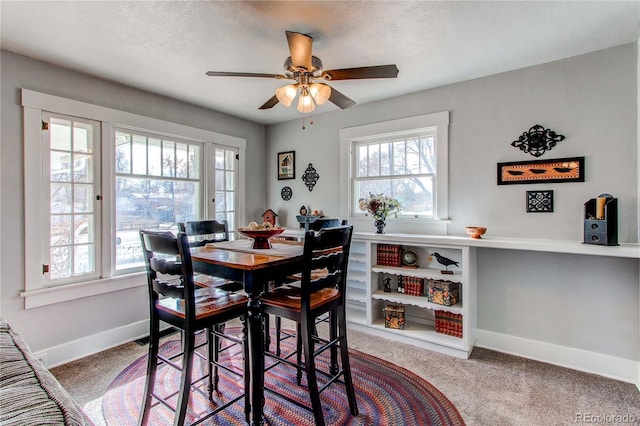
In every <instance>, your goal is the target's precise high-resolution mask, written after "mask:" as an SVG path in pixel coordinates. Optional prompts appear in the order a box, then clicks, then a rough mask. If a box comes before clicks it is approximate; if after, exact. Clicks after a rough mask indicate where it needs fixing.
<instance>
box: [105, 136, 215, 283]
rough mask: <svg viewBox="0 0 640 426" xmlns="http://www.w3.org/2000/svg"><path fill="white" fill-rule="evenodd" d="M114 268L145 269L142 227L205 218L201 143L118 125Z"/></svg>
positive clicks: (162, 226) (163, 227) (168, 225)
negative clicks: (128, 128) (201, 204)
mask: <svg viewBox="0 0 640 426" xmlns="http://www.w3.org/2000/svg"><path fill="white" fill-rule="evenodd" d="M114 145H115V156H114V166H115V205H116V209H115V212H116V213H115V231H116V232H115V236H116V239H115V247H116V248H115V268H116V270H118V271H121V270H127V269H130V268H137V269H141V268H142V267H143V266H144V256H143V254H142V247H141V244H140V235H139V233H138V230H140V229H155V230H172V231H174V232H176V231H177V230H178V226H177V222H186V221H189V220H195V219H198V218H200V217H203V214H202V210H201V206H200V200H201V199H202V192H201V191H202V186H203V185H202V183H201V175H202V172H201V168H202V164H201V151H202V143H195V142H194V143H190V142H184V141H180V140H176V139H175V138H165V137H163V136H161V135H152V134H147V133H143V132H140V131H135V132H132V131H128V130H125V129H115V132H114Z"/></svg>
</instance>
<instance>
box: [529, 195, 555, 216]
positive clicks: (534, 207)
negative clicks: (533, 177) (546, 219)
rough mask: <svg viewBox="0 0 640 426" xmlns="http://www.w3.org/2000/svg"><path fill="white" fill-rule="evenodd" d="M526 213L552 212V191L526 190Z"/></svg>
mask: <svg viewBox="0 0 640 426" xmlns="http://www.w3.org/2000/svg"><path fill="white" fill-rule="evenodd" d="M527 213H553V191H527Z"/></svg>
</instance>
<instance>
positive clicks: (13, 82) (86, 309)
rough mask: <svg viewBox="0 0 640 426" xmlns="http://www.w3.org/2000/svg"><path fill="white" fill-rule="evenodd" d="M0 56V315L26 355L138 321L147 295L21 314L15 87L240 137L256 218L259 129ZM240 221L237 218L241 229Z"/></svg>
mask: <svg viewBox="0 0 640 426" xmlns="http://www.w3.org/2000/svg"><path fill="white" fill-rule="evenodd" d="M1 55H2V56H1V71H2V72H1V78H2V80H1V86H2V88H1V89H2V92H1V93H2V104H1V107H2V119H1V133H0V135H1V136H2V139H1V145H0V152H1V155H0V159H1V161H2V163H1V168H0V185H1V186H0V194H1V198H2V204H1V208H2V210H1V212H0V220H1V222H0V236H1V239H0V245H1V247H0V254H1V256H2V257H1V262H0V263H1V264H2V270H1V271H0V273H1V275H0V301H1V302H2V306H1V310H0V312H2V315H3V316H5V317H6V318H8V319H9V321H10V322H11V323H12V326H13V327H15V328H16V329H17V330H18V331H19V332H20V333H21V334H23V336H24V338H25V339H26V340H27V341H28V342H29V344H30V346H31V347H32V349H33V350H36V351H37V350H40V349H42V348H48V347H52V346H55V345H59V344H61V343H65V342H70V341H73V340H75V339H79V338H81V337H85V336H90V335H92V334H97V333H100V332H103V331H106V330H112V329H117V328H118V327H121V326H124V325H127V324H130V323H134V322H136V321H142V320H145V319H146V318H148V308H147V297H148V296H147V291H146V287H138V288H135V289H131V290H126V291H120V292H114V293H108V294H104V295H100V296H95V297H88V298H84V299H78V300H74V301H70V302H66V303H61V304H56V305H50V306H45V307H41V308H34V309H29V310H24V301H23V299H22V298H21V297H20V296H19V292H20V291H22V290H24V226H25V223H24V208H23V206H24V198H23V191H24V189H23V186H24V185H23V173H24V167H23V164H24V150H23V136H22V108H21V106H20V89H21V88H27V89H31V90H36V91H40V92H44V93H48V94H52V95H56V96H61V97H67V98H71V99H75V100H79V101H83V102H88V103H93V104H96V105H101V106H104V107H109V108H113V109H118V110H123V111H127V112H130V113H135V114H140V115H144V116H148V117H153V118H157V119H162V120H167V121H171V122H175V123H179V124H183V125H187V126H192V127H197V128H201V129H205V130H210V131H214V132H218V133H222V134H226V135H231V136H236V137H241V138H245V139H246V140H247V150H246V155H247V158H246V169H247V170H246V178H247V188H246V189H247V192H246V194H245V197H246V215H247V217H255V216H256V215H260V214H261V213H262V212H263V208H264V190H265V187H264V179H263V177H264V175H265V170H264V161H263V158H264V126H262V125H258V124H255V123H251V122H248V121H245V120H241V119H238V118H234V117H231V116H228V115H224V114H221V113H218V112H216V111H212V110H209V109H205V108H201V107H198V106H194V105H190V104H187V103H184V102H180V101H176V100H174V99H169V98H165V97H162V96H159V95H155V94H152V93H148V92H144V91H141V90H138V89H133V88H130V87H126V86H123V85H119V84H115V83H113V82H110V81H106V80H101V79H97V78H93V77H91V76H88V75H85V74H80V73H76V72H73V71H69V70H66V69H62V68H58V67H55V66H52V65H50V64H46V63H43V62H38V61H34V60H32V59H29V58H26V57H24V56H20V55H16V54H13V53H10V52H6V51H2V52H1ZM258 182H260V184H259V185H256V183H258ZM244 220H245V219H244V218H239V221H240V222H241V223H242V222H244ZM30 226H33V224H30Z"/></svg>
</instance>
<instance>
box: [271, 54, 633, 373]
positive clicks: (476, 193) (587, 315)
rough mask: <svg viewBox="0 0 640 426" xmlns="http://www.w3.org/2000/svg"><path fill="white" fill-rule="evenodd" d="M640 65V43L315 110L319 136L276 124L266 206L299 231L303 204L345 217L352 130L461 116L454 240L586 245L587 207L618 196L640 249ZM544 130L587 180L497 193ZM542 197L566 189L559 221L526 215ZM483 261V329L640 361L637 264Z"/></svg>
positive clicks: (626, 233) (452, 209)
mask: <svg viewBox="0 0 640 426" xmlns="http://www.w3.org/2000/svg"><path fill="white" fill-rule="evenodd" d="M470 66H472V64H470ZM636 68H637V45H636V44H635V43H634V44H628V45H624V46H620V47H616V48H611V49H607V50H602V51H599V52H594V53H590V54H586V55H581V56H577V57H573V58H569V59H566V60H562V61H556V62H551V63H547V64H543V65H538V66H534V67H529V68H525V69H521V70H516V71H511V72H507V73H503V74H498V75H493V76H489V77H485V78H481V79H477V80H471V81H467V82H463V83H459V84H454V85H450V86H445V87H440V88H436V89H433V90H428V91H424V92H419V93H414V94H409V95H406V96H401V97H398V98H394V99H388V100H384V101H380V102H375V103H370V104H364V105H356V106H355V107H353V108H351V109H348V110H345V111H336V112H329V113H324V114H316V115H315V117H314V124H313V125H312V126H307V129H306V130H302V129H301V125H300V120H295V121H291V122H288V123H282V124H278V125H273V126H269V127H267V134H266V139H267V149H266V156H267V157H266V158H267V159H273V160H274V161H269V162H267V166H266V172H267V199H266V200H267V207H269V208H272V209H274V210H275V211H277V212H278V214H279V215H280V216H279V219H281V223H283V224H286V225H289V226H295V225H296V220H295V214H296V212H297V211H298V209H299V208H300V206H301V205H302V204H305V205H310V206H311V208H312V209H318V210H323V211H324V212H325V214H327V215H329V216H338V215H339V212H340V206H339V200H338V195H339V192H338V188H339V187H340V176H339V172H338V165H339V162H340V158H339V154H338V152H339V131H340V129H341V128H345V127H352V126H358V125H363V124H367V123H374V122H379V121H387V120H393V119H397V118H403V117H410V116H416V115H421V114H428V113H433V112H438V111H445V110H448V111H450V127H449V216H450V219H451V224H450V225H449V228H448V232H449V234H453V235H460V234H464V227H465V226H467V225H483V226H487V227H488V231H487V236H489V237H491V236H504V237H525V238H547V239H557V240H574V241H582V238H583V237H582V211H583V203H584V202H585V201H586V200H588V199H590V198H593V197H595V196H597V195H598V194H601V193H603V192H607V193H611V194H613V195H614V196H616V197H618V202H619V206H620V213H619V223H620V226H619V228H620V232H619V239H620V241H622V242H629V243H635V242H637V241H638V143H637V90H636V82H637V78H636V73H637V71H636ZM400 73H402V70H400ZM333 84H334V85H335V86H336V88H337V89H339V90H341V91H343V92H344V93H345V94H346V95H349V93H348V91H346V89H342V88H341V87H340V83H339V82H335V83H333ZM380 84H393V83H392V82H391V83H388V82H386V81H380ZM356 101H357V99H356ZM320 109H322V107H321V108H320ZM534 124H540V125H542V126H544V127H547V128H551V129H553V130H555V131H557V132H558V133H560V134H563V135H565V136H566V139H565V140H564V141H562V142H560V143H558V144H557V146H556V147H555V148H553V149H552V150H551V151H549V152H547V153H545V154H544V155H543V156H542V157H541V159H551V158H561V157H574V156H584V157H586V159H585V163H586V173H585V174H586V179H585V182H584V183H557V184H541V185H537V184H530V185H508V186H498V185H497V184H496V163H498V162H503V161H522V160H534V159H535V158H534V157H532V156H531V155H529V154H524V153H522V152H521V151H520V150H518V149H516V148H514V147H512V146H510V144H511V142H512V141H513V140H515V139H517V137H518V136H519V135H520V134H522V133H523V132H524V131H526V130H528V129H529V127H531V126H533V125H534ZM288 150H295V151H296V161H297V167H296V176H297V179H296V180H295V181H278V180H277V179H276V169H275V159H276V154H277V152H279V151H288ZM309 162H312V163H313V165H314V167H315V168H316V169H317V170H318V173H319V175H320V179H319V181H318V184H317V185H316V186H315V188H314V189H313V192H309V191H308V190H307V189H306V187H305V186H304V184H303V182H302V180H301V179H300V176H302V173H303V172H304V169H305V167H306V166H307V164H308V163H309ZM284 185H289V186H291V188H292V189H293V198H292V199H291V201H288V202H287V201H283V200H282V199H281V197H280V190H281V188H282V187H283V186H284ZM536 189H538V190H549V189H551V190H553V191H554V204H555V205H554V212H553V213H545V214H542V213H537V214H534V213H526V211H525V192H526V191H527V190H536ZM388 224H389V225H388V229H391V230H393V221H392V220H390V221H388ZM355 225H356V231H369V232H370V231H372V227H371V226H369V225H370V224H367V226H366V227H364V226H363V225H362V224H361V222H357V221H356V222H355ZM478 264H479V265H478V295H479V297H478V328H480V329H484V330H489V331H494V332H497V333H504V334H508V335H514V336H519V337H524V338H528V339H533V340H538V341H543V342H549V343H556V344H559V345H566V346H570V347H575V348H580V349H585V350H590V351H594V352H598V353H604V354H610V355H614V356H620V357H623V358H627V359H633V360H638V359H640V342H639V341H640V337H639V336H640V332H639V327H640V319H639V303H638V301H639V300H640V297H639V295H638V261H637V260H626V259H614V258H595V257H591V256H589V257H585V256H575V255H557V254H545V253H536V252H528V251H523V252H509V251H506V250H486V249H481V250H480V253H479V256H478ZM621 322H623V325H622V326H621ZM605 335H606V336H605Z"/></svg>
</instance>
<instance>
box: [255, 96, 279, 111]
mask: <svg viewBox="0 0 640 426" xmlns="http://www.w3.org/2000/svg"><path fill="white" fill-rule="evenodd" d="M278 102H279V101H278V98H277V97H276V95H273V96H272V97H271V98H269V100H268V101H267V102H265V103H264V104H262V106H261V107H260V108H258V109H269V108H273V107H274V106H276V105H277V104H278Z"/></svg>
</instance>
